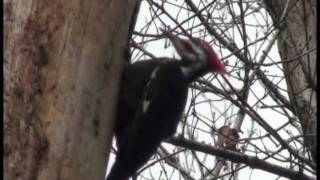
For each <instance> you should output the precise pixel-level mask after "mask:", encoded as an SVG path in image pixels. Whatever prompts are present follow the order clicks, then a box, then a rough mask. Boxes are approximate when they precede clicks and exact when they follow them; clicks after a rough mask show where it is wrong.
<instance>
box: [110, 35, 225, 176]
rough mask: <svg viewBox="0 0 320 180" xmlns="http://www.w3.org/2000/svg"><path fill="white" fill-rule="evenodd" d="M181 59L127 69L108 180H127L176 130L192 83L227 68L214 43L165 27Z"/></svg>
mask: <svg viewBox="0 0 320 180" xmlns="http://www.w3.org/2000/svg"><path fill="white" fill-rule="evenodd" d="M162 32H163V35H164V37H166V38H168V39H169V40H170V41H171V43H172V44H173V46H174V48H175V49H176V51H177V53H178V54H179V55H180V60H176V59H172V58H154V59H151V60H141V61H138V62H135V63H132V64H128V65H126V66H125V67H124V69H123V72H122V78H121V84H120V92H119V98H118V105H117V115H116V123H115V124H116V125H115V136H116V140H117V153H116V159H115V162H114V164H113V166H112V168H111V170H110V173H109V175H108V176H107V180H128V179H129V178H130V177H132V176H133V175H135V173H136V172H137V171H138V170H139V169H140V168H141V167H142V166H143V165H144V164H145V163H146V162H147V161H148V160H149V159H150V158H151V157H152V155H153V154H154V153H155V152H156V151H157V148H158V147H159V145H160V144H161V142H162V141H163V140H165V139H167V138H169V137H171V136H173V135H174V133H175V132H176V129H177V126H178V123H179V119H180V118H181V116H182V113H183V110H184V107H185V104H186V101H187V96H188V85H189V84H190V83H192V82H193V81H195V80H196V79H197V78H199V77H201V76H203V75H205V74H207V73H209V72H211V73H217V74H225V73H226V68H225V65H224V63H223V62H222V60H221V59H220V58H219V57H218V55H217V53H216V52H215V51H214V50H213V49H212V47H211V45H210V44H209V43H208V42H206V41H204V40H201V39H199V38H189V39H184V38H180V37H178V35H174V34H173V33H172V32H169V31H165V30H162Z"/></svg>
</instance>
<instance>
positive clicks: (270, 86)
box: [111, 0, 316, 179]
mask: <svg viewBox="0 0 320 180" xmlns="http://www.w3.org/2000/svg"><path fill="white" fill-rule="evenodd" d="M276 2H277V3H280V4H279V5H277V4H276ZM141 4H142V5H141V8H140V13H139V16H138V20H137V24H136V27H135V30H134V32H133V36H132V39H131V42H130V45H131V47H132V48H131V53H132V58H131V61H132V62H134V61H139V60H141V59H148V58H154V57H160V56H176V54H174V49H173V48H172V47H171V45H170V44H169V41H168V40H166V39H163V35H162V34H161V31H160V28H163V29H167V30H169V31H172V32H174V33H176V34H180V35H181V36H185V37H189V36H194V37H198V38H202V39H205V40H206V41H208V42H210V43H211V45H212V46H213V48H214V49H215V50H216V51H217V52H219V53H220V57H222V58H223V59H224V61H225V63H226V64H227V70H228V71H229V72H230V76H226V77H224V76H216V75H208V76H205V77H204V78H201V79H199V80H198V81H197V82H196V83H193V84H192V85H191V86H190V93H189V101H188V102H189V103H188V104H187V106H186V110H185V114H184V116H183V118H182V119H181V123H180V125H179V128H178V131H177V134H176V137H175V138H172V139H169V140H168V141H167V142H166V143H163V144H162V145H161V147H160V148H159V149H158V153H157V155H155V156H154V157H153V158H152V159H151V160H150V162H149V163H148V164H147V165H146V166H145V167H144V168H142V169H141V170H140V171H139V172H138V173H137V177H139V178H138V179H146V178H153V179H161V178H164V179H178V178H182V179H217V178H222V179H224V178H225V179H229V178H231V179H245V178H247V177H248V179H249V178H250V177H251V176H253V177H254V176H255V175H260V176H263V177H264V179H276V178H278V177H280V179H285V178H289V179H312V177H315V171H316V165H315V162H314V161H313V158H312V157H311V156H310V155H309V154H310V153H309V152H312V153H311V154H312V156H314V157H315V151H314V147H315V146H314V142H315V141H314V140H315V137H316V134H315V126H314V124H313V123H314V122H315V120H316V119H315V118H316V116H315V112H316V102H315V97H316V94H315V91H314V87H315V82H316V77H315V74H316V69H315V67H316V66H315V64H313V63H315V52H316V46H315V36H316V34H315V26H314V24H311V23H313V22H315V19H314V18H315V16H313V17H312V15H309V14H306V12H310V13H313V15H314V14H315V12H316V9H315V2H314V1H307V2H305V1H303V0H296V1H271V2H268V4H267V6H266V5H265V4H264V2H263V1H260V0H250V1H249V0H237V1H230V0H227V1H225V0H214V1H207V0H198V1H191V0H177V1H176V0H175V1H172V0H143V1H142V2H141ZM276 5H277V7H276V9H275V10H273V11H275V12H273V11H272V12H271V14H272V16H271V17H272V18H270V16H269V13H268V11H270V9H271V10H272V7H273V6H276ZM266 7H268V11H267V9H266ZM301 7H303V8H301ZM273 8H275V7H273ZM294 15H296V16H299V17H296V18H297V19H295V18H294ZM298 20H299V21H298ZM304 22H305V23H304ZM295 23H297V24H295ZM291 24H295V25H293V26H294V27H295V28H293V27H290V25H291ZM298 26H299V27H298ZM288 33H289V35H288ZM290 33H291V34H290ZM299 34H300V35H302V34H304V35H303V36H299ZM292 36H294V37H292ZM309 36H311V39H308V38H306V37H309ZM292 39H293V40H292ZM277 41H278V43H277ZM295 41H297V42H295ZM298 42H299V43H300V44H301V45H299V43H298ZM278 44H279V51H280V55H281V58H280V56H279V53H278V52H279V51H278ZM292 48H293V49H292ZM293 52H294V53H293ZM293 66H294V67H295V68H292V67H293ZM295 69H298V70H297V72H296V70H295ZM296 73H298V74H299V73H300V76H301V74H303V76H302V77H301V78H300V77H299V83H297V84H295V85H292V84H294V83H292V81H294V82H296V81H298V80H296V79H294V78H297V75H294V74H296ZM286 82H288V87H287V83H286ZM290 82H291V83H290ZM298 84H300V85H298ZM293 86H296V87H297V89H298V90H297V89H295V87H293ZM292 93H293V94H292ZM297 96H299V97H301V98H298V99H295V97H297ZM298 102H301V103H302V104H301V105H302V106H300V105H298ZM298 108H300V110H297V109H298ZM304 112H309V113H304ZM238 136H239V137H238ZM111 157H114V155H111ZM249 167H250V168H249ZM257 169H260V170H263V172H262V171H257ZM270 173H272V174H270Z"/></svg>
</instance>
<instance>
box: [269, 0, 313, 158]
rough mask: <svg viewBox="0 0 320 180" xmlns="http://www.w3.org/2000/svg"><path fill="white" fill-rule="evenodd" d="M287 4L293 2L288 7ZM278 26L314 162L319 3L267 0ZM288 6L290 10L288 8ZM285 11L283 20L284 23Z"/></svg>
mask: <svg viewBox="0 0 320 180" xmlns="http://www.w3.org/2000/svg"><path fill="white" fill-rule="evenodd" d="M286 2H289V3H288V4H287V5H286ZM265 4H266V6H267V10H268V12H269V13H270V15H271V17H272V19H273V22H274V24H275V26H277V27H278V28H279V29H280V35H279V39H278V47H279V51H280V56H281V59H282V60H283V69H284V74H285V76H286V81H287V85H288V93H289V97H290V101H291V103H292V104H293V106H294V111H295V112H294V113H295V115H296V116H297V117H298V118H299V120H300V124H301V127H302V129H303V133H304V137H305V138H304V140H305V145H306V147H307V148H308V150H310V152H311V156H312V158H313V160H314V161H315V160H316V157H317V151H316V149H317V145H316V132H317V131H316V123H317V122H316V121H317V116H316V112H317V102H316V97H317V93H316V82H317V79H316V74H317V69H316V48H317V44H316V39H317V34H316V21H317V20H316V0H298V1H286V0H265ZM286 6H287V8H285V7H286ZM283 12H286V13H285V14H284V18H283V21H281V20H280V18H281V16H282V14H283Z"/></svg>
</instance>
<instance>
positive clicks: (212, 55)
mask: <svg viewBox="0 0 320 180" xmlns="http://www.w3.org/2000/svg"><path fill="white" fill-rule="evenodd" d="M203 46H204V48H205V49H206V51H207V53H208V56H209V57H208V58H209V59H208V60H209V65H210V70H211V71H212V72H215V73H219V74H225V73H227V71H226V68H225V66H224V64H223V62H222V60H221V59H220V58H219V56H218V55H217V53H216V52H214V50H213V49H212V47H211V45H210V44H209V43H208V42H206V41H203Z"/></svg>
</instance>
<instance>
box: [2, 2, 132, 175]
mask: <svg viewBox="0 0 320 180" xmlns="http://www.w3.org/2000/svg"><path fill="white" fill-rule="evenodd" d="M135 3H136V0H133V1H128V0H118V1H112V0H92V1H81V0H68V1H64V0H55V1H51V0H30V1H18V0H13V1H9V0H5V2H4V10H5V14H4V17H5V18H4V20H5V21H4V23H5V24H4V25H5V28H4V31H5V34H4V45H5V46H4V47H5V49H4V50H5V51H4V55H5V59H4V73H5V77H4V84H5V85H4V137H5V138H4V178H5V179H6V180H19V179H23V180H25V179H26V180H28V179H30V180H31V179H32V180H34V179H39V180H43V179H45V180H49V179H68V180H72V179H77V180H81V179H83V180H88V179H94V180H96V179H103V178H104V177H105V170H106V164H107V159H108V154H109V149H110V145H111V141H112V134H113V124H114V122H113V121H114V115H115V106H116V98H117V93H118V85H119V80H120V75H121V70H122V65H123V61H124V58H125V47H126V41H127V34H128V31H129V24H130V17H131V15H132V12H133V8H134V5H135Z"/></svg>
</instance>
